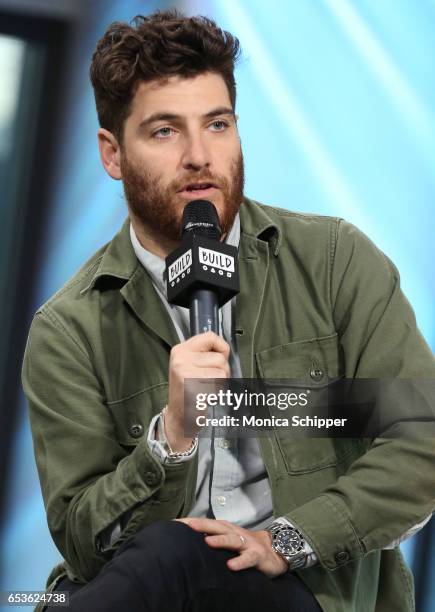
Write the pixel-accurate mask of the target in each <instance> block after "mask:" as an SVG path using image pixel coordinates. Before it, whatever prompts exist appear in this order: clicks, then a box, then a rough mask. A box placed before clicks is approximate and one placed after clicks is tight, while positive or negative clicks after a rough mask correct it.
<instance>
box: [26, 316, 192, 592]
mask: <svg viewBox="0 0 435 612" xmlns="http://www.w3.org/2000/svg"><path fill="white" fill-rule="evenodd" d="M22 382H23V387H24V391H25V394H26V396H27V399H28V404H29V416H30V424H31V429H32V436H33V445H34V451H35V458H36V464H37V468H38V473H39V478H40V482H41V488H42V494H43V498H44V503H45V508H46V512H47V520H48V526H49V529H50V532H51V534H52V537H53V539H54V542H55V544H56V546H57V548H58V549H59V551H60V552H61V554H62V555H63V557H64V559H65V560H66V561H67V564H68V567H69V571H70V574H71V575H72V577H73V578H75V579H76V580H78V581H81V582H86V581H88V580H91V579H92V578H93V577H94V576H95V575H96V574H97V573H98V572H99V570H100V569H101V567H102V566H103V565H104V564H105V563H106V562H107V561H108V559H109V558H110V557H111V556H112V555H113V552H114V551H115V550H116V548H118V547H119V546H120V545H121V544H122V543H123V542H124V541H125V540H126V539H127V538H128V537H129V536H130V535H132V534H134V533H136V532H137V531H138V530H139V529H140V528H141V527H143V526H145V525H147V524H149V523H152V522H154V521H156V520H160V519H172V518H176V517H178V516H181V514H182V508H183V505H184V503H185V496H186V480H187V478H188V474H189V470H191V469H193V463H194V462H193V461H192V462H184V463H176V464H168V465H162V463H161V462H160V461H159V460H158V459H157V458H156V457H155V456H154V454H153V453H152V452H151V450H150V448H149V446H148V442H147V439H146V436H143V438H142V439H141V440H140V442H139V443H138V444H137V446H136V447H135V448H134V450H133V451H132V452H130V453H129V451H128V450H126V449H125V448H124V447H123V446H122V445H120V444H119V443H118V441H117V439H116V436H115V434H114V427H113V423H112V420H111V418H110V415H109V412H108V410H107V407H106V405H105V398H104V395H103V392H102V387H101V385H100V383H99V380H98V378H97V376H96V374H95V372H94V368H93V365H92V363H91V360H90V358H89V355H88V354H87V352H86V351H85V350H84V348H83V347H82V346H81V345H80V342H79V340H78V339H77V338H75V337H73V336H72V335H71V333H70V332H69V331H68V330H67V329H66V328H65V327H64V326H63V325H62V324H61V323H60V321H59V319H58V318H57V317H56V315H55V313H54V312H53V311H52V310H51V309H50V306H49V305H45V306H44V307H43V309H42V310H39V311H38V313H37V314H36V316H35V318H34V320H33V323H32V326H31V329H30V333H29V337H28V341H27V346H26V351H25V356H24V362H23V369H22ZM129 450H130V451H131V449H129ZM117 520H119V521H120V523H121V527H122V531H121V535H120V537H119V538H118V539H117V540H116V542H115V543H114V545H113V547H111V548H109V549H108V550H105V551H104V552H103V550H102V546H101V545H100V537H99V536H100V535H101V534H102V533H103V532H104V530H106V529H107V528H108V527H109V526H110V525H112V524H113V523H114V522H115V521H117Z"/></svg>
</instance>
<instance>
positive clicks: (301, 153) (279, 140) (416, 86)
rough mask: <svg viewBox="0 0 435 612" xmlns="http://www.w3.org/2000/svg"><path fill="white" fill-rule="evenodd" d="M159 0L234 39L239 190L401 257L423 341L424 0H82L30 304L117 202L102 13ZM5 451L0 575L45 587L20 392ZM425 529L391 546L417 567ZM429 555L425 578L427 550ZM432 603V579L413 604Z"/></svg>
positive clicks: (433, 147) (430, 39)
mask: <svg viewBox="0 0 435 612" xmlns="http://www.w3.org/2000/svg"><path fill="white" fill-rule="evenodd" d="M169 6H177V7H179V8H180V9H182V10H183V11H185V12H186V13H188V14H206V15H208V16H210V17H212V18H214V19H216V21H217V22H218V23H219V24H220V25H221V27H222V28H223V29H227V30H229V31H231V32H232V33H234V34H235V35H237V36H238V37H239V38H240V41H241V45H242V49H243V58H242V60H241V62H240V64H239V68H238V70H237V82H238V99H237V113H238V115H239V117H240V119H239V129H240V133H241V138H242V144H243V150H244V156H245V163H246V194H247V195H248V196H250V197H253V198H255V199H258V200H260V201H262V202H264V203H269V204H273V205H276V206H280V207H283V208H288V209H292V210H298V211H303V212H316V213H321V214H327V215H335V216H342V217H345V218H346V219H347V220H349V221H351V222H352V223H355V224H356V225H357V226H359V228H360V229H362V230H363V231H364V232H365V233H366V234H368V236H369V237H370V238H371V239H372V240H373V241H374V242H375V243H376V244H377V245H378V246H379V247H380V248H381V249H382V250H383V251H384V252H385V253H386V254H387V255H388V256H389V257H390V258H391V259H392V260H393V261H394V262H395V264H396V265H397V266H398V268H399V270H400V272H401V276H402V286H403V288H404V291H405V293H406V295H407V296H408V299H409V300H410V302H411V304H412V305H413V307H414V309H415V312H416V316H417V321H418V324H419V326H420V329H421V330H422V332H423V334H424V336H425V338H426V339H427V341H428V343H429V344H430V345H431V347H432V349H434V348H435V274H434V272H433V268H434V263H435V236H434V230H435V204H434V195H435V104H434V98H435V63H434V58H435V36H434V31H435V1H434V0H357V1H353V2H352V1H350V0H270V1H269V2H263V1H261V0H249V1H248V0H207V2H204V1H202V0H192V1H190V2H189V1H185V2H181V3H178V4H174V3H173V4H168V3H161V2H151V1H149V2H144V1H139V0H106V1H105V2H103V3H100V4H99V5H98V7H99V10H98V11H96V10H93V3H92V2H89V8H88V10H87V13H86V19H85V20H84V23H83V28H82V32H81V35H80V37H79V40H77V41H76V44H75V47H74V52H73V54H72V61H71V65H70V68H71V73H70V78H69V89H68V91H67V92H66V96H65V100H66V103H65V106H64V120H63V128H62V132H61V134H59V143H60V144H59V150H58V161H57V166H56V167H55V168H54V169H53V173H54V174H53V180H54V181H55V195H54V199H53V202H52V204H51V206H52V213H51V215H50V222H49V225H48V226H47V228H46V239H45V253H44V264H43V266H42V267H41V269H40V276H39V280H38V294H37V297H36V300H35V304H34V309H36V307H37V306H38V305H39V304H40V303H42V302H43V301H44V300H45V299H47V298H48V297H49V296H50V295H51V294H52V293H53V292H54V291H55V290H57V289H58V288H59V287H60V286H61V285H62V284H63V283H64V282H65V281H66V280H67V279H68V278H69V276H70V275H71V274H72V273H73V272H74V271H75V270H76V269H77V268H78V267H79V266H80V265H81V264H82V263H83V262H84V261H85V259H86V258H88V257H89V256H90V255H91V254H92V253H93V252H94V251H95V250H96V249H97V248H98V247H100V246H101V245H102V244H103V243H104V242H106V241H108V240H110V238H111V237H112V236H113V234H114V233H115V232H116V231H117V230H118V228H119V226H120V225H121V223H122V221H123V219H124V217H125V215H126V208H125V204H124V202H123V198H122V189H121V185H120V183H115V182H114V181H112V180H111V179H110V178H108V176H107V175H106V174H105V173H104V171H103V169H102V166H101V163H100V161H99V157H98V150H97V139H96V130H97V127H98V126H97V119H96V113H95V109H94V102H93V94H92V90H91V86H90V83H89V80H88V69H89V63H90V58H91V54H92V51H93V48H94V46H95V43H96V41H97V39H98V38H99V37H100V36H101V35H102V34H103V32H104V30H105V28H106V26H107V25H108V23H109V22H111V21H113V20H130V19H131V18H132V17H133V16H134V15H136V14H138V13H142V14H144V13H148V12H151V11H152V10H154V9H157V8H168V7H169ZM315 248H316V245H313V249H315ZM14 449H15V450H14V460H13V466H12V470H13V472H12V473H13V478H11V481H10V482H11V491H10V495H9V498H10V505H9V512H8V522H7V525H6V529H5V530H4V532H3V534H2V542H1V543H2V561H3V568H4V575H3V577H2V583H3V585H2V588H6V587H7V588H8V589H13V588H16V589H18V588H26V589H42V588H43V587H44V584H45V580H46V577H47V575H48V573H49V571H50V569H51V567H52V566H53V565H54V564H55V563H56V562H57V561H58V559H59V557H60V555H59V553H58V551H57V550H56V548H55V547H54V545H53V544H52V542H51V538H50V535H49V532H48V530H47V527H46V518H45V511H44V507H43V503H42V498H41V494H40V489H39V482H38V478H37V474H36V469H35V465H34V459H33V449H32V443H31V437H30V432H29V427H28V422H27V418H26V413H25V409H24V406H23V410H22V418H21V422H20V426H19V428H18V432H17V436H16V440H15V446H14ZM434 478H435V466H434ZM430 529H434V527H433V525H431V524H429V526H428V527H427V528H426V529H425V532H423V533H422V534H421V535H420V536H418V537H417V538H414V539H413V540H412V541H410V542H409V543H407V544H406V545H404V546H403V550H404V552H405V554H406V557H407V560H408V562H409V563H410V564H411V566H413V567H414V568H416V567H417V565H416V564H417V561H418V558H417V557H418V555H419V554H420V552H419V551H420V550H421V549H422V547H424V539H425V537H426V536H425V533H426V534H427V533H429V530H430ZM433 541H434V538H432V542H433ZM29 551H31V552H29ZM426 554H427V553H426ZM426 559H427V563H429V564H430V566H429V567H428V569H427V571H428V572H429V574H428V575H429V576H431V580H430V582H431V583H432V585H435V550H432V551H431V552H430V553H429V554H427V556H426ZM434 609H435V586H433V587H432V592H430V589H429V590H427V591H426V594H425V601H424V602H421V603H420V610H419V611H418V612H429V611H430V610H431V611H433V610H434Z"/></svg>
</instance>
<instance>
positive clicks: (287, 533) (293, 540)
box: [273, 525, 304, 557]
mask: <svg viewBox="0 0 435 612" xmlns="http://www.w3.org/2000/svg"><path fill="white" fill-rule="evenodd" d="M273 543H274V545H275V548H276V549H277V550H278V551H279V552H280V553H281V554H283V555H285V556H287V557H291V556H292V555H295V554H297V553H298V552H300V551H301V550H302V549H303V547H304V540H303V539H302V537H301V535H300V534H299V533H298V532H297V531H296V530H295V529H292V528H291V527H287V526H285V525H283V527H282V528H280V529H279V530H277V531H276V532H275V535H274V538H273Z"/></svg>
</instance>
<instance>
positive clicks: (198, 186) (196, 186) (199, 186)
mask: <svg viewBox="0 0 435 612" xmlns="http://www.w3.org/2000/svg"><path fill="white" fill-rule="evenodd" d="M211 187H215V185H214V184H213V183H206V182H204V183H189V184H188V185H186V186H185V187H183V189H181V191H202V190H204V189H210V188H211Z"/></svg>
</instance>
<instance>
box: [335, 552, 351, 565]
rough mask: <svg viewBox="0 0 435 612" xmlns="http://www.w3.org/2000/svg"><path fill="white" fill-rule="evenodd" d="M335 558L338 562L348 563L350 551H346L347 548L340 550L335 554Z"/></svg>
mask: <svg viewBox="0 0 435 612" xmlns="http://www.w3.org/2000/svg"><path fill="white" fill-rule="evenodd" d="M335 560H336V561H337V563H339V564H340V563H346V561H349V553H348V552H346V551H345V550H341V551H340V552H338V553H337V554H336V555H335Z"/></svg>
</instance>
